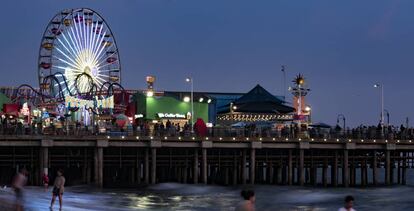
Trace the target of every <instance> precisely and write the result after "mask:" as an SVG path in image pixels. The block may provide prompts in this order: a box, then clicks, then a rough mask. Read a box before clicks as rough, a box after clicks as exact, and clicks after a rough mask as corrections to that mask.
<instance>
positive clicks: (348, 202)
mask: <svg viewBox="0 0 414 211" xmlns="http://www.w3.org/2000/svg"><path fill="white" fill-rule="evenodd" d="M353 206H354V197H352V196H350V195H349V196H346V197H345V206H344V207H341V208H339V210H338V211H355V209H354V208H352V207H353Z"/></svg>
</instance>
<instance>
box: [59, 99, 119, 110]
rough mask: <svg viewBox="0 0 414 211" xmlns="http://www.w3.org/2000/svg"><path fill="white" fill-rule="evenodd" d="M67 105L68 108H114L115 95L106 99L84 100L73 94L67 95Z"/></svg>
mask: <svg viewBox="0 0 414 211" xmlns="http://www.w3.org/2000/svg"><path fill="white" fill-rule="evenodd" d="M65 106H66V107H68V108H84V107H86V108H114V96H111V97H107V98H104V99H98V97H96V98H95V99H94V100H84V99H79V98H76V97H72V96H66V97H65Z"/></svg>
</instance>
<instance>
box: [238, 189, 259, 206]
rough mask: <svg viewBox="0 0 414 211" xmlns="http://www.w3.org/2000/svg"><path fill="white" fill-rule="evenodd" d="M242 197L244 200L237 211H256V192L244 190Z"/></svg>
mask: <svg viewBox="0 0 414 211" xmlns="http://www.w3.org/2000/svg"><path fill="white" fill-rule="evenodd" d="M241 196H242V197H243V199H244V200H243V201H241V202H239V203H238V204H237V206H236V209H235V211H255V206H254V203H255V202H256V197H255V196H254V191H253V190H242V191H241Z"/></svg>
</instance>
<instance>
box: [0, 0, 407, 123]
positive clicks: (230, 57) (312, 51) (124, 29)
mask: <svg viewBox="0 0 414 211" xmlns="http://www.w3.org/2000/svg"><path fill="white" fill-rule="evenodd" d="M79 7H89V8H91V9H94V10H95V11H97V12H99V13H100V14H101V15H102V16H103V17H104V18H105V19H106V21H107V22H108V24H109V25H110V27H111V28H112V31H113V33H114V35H115V38H116V40H117V43H118V48H119V50H120V56H121V62H122V84H123V85H124V86H125V87H127V88H131V89H136V88H144V87H145V76H146V75H149V74H151V75H155V76H157V82H156V85H155V88H156V89H160V90H188V88H189V87H188V84H186V83H185V81H184V78H185V77H186V76H188V75H192V76H193V77H194V81H195V90H196V91H223V92H247V91H249V90H250V89H251V88H253V87H254V86H255V85H256V84H258V83H259V84H261V85H262V86H263V87H265V88H266V89H268V90H269V91H271V92H272V93H274V94H282V93H283V91H282V81H283V79H282V72H281V71H280V66H281V65H282V64H284V65H286V66H287V68H286V70H287V75H288V81H291V79H293V77H294V76H295V75H296V74H297V73H303V74H304V75H305V77H306V78H307V81H308V84H309V87H310V88H311V89H312V91H311V93H310V94H309V96H308V102H309V104H310V105H311V106H312V108H313V119H314V120H315V121H323V122H326V123H330V124H333V123H335V122H336V116H337V115H338V114H339V113H342V114H344V115H345V116H346V118H347V122H348V123H349V124H350V125H359V124H377V123H378V120H379V113H380V106H379V105H380V104H379V90H377V89H374V88H373V84H374V83H376V82H380V83H383V84H384V88H385V89H384V92H385V108H386V109H387V110H388V111H389V112H390V114H391V122H392V123H394V124H401V123H402V122H404V121H405V118H406V117H409V118H410V120H411V121H412V122H413V121H414V114H413V110H412V107H413V106H412V105H413V103H414V96H413V93H412V85H411V84H412V82H411V81H412V78H413V77H414V73H413V66H414V65H413V63H414V60H413V59H412V58H413V55H414V38H413V37H414V36H413V35H414V23H413V19H414V13H412V11H413V9H414V1H411V0H400V1H399V0H388V1H385V0H366V1H360V0H359V1H358V0H348V1H333V0H312V1H309V0H302V1H300V0H297V1H291V0H261V1H244V0H208V1H201V0H134V1H132V0H131V1H126V0H117V1H114V0H113V1H106V0H99V1H97V0H95V1H87V0H83V1H76V0H72V1H61V0H37V1H29V0H28V1H19V0H15V1H5V2H2V13H0V23H1V26H2V30H1V38H2V39H0V44H1V45H0V46H1V47H2V51H0V62H1V64H2V66H1V67H0V69H1V73H3V74H2V76H1V77H0V85H2V86H18V85H19V84H22V83H29V84H32V85H34V86H37V56H38V55H37V54H38V50H39V45H40V40H41V36H42V34H43V30H44V28H45V27H46V25H47V23H48V22H49V20H50V18H52V17H53V15H54V14H55V13H57V12H58V11H60V10H62V9H66V8H79ZM289 98H290V96H289Z"/></svg>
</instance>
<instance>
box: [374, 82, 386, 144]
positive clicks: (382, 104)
mask: <svg viewBox="0 0 414 211" xmlns="http://www.w3.org/2000/svg"><path fill="white" fill-rule="evenodd" d="M374 88H380V92H381V93H380V94H381V97H380V104H381V120H380V124H381V136H383V135H384V85H383V84H379V83H378V84H374Z"/></svg>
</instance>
